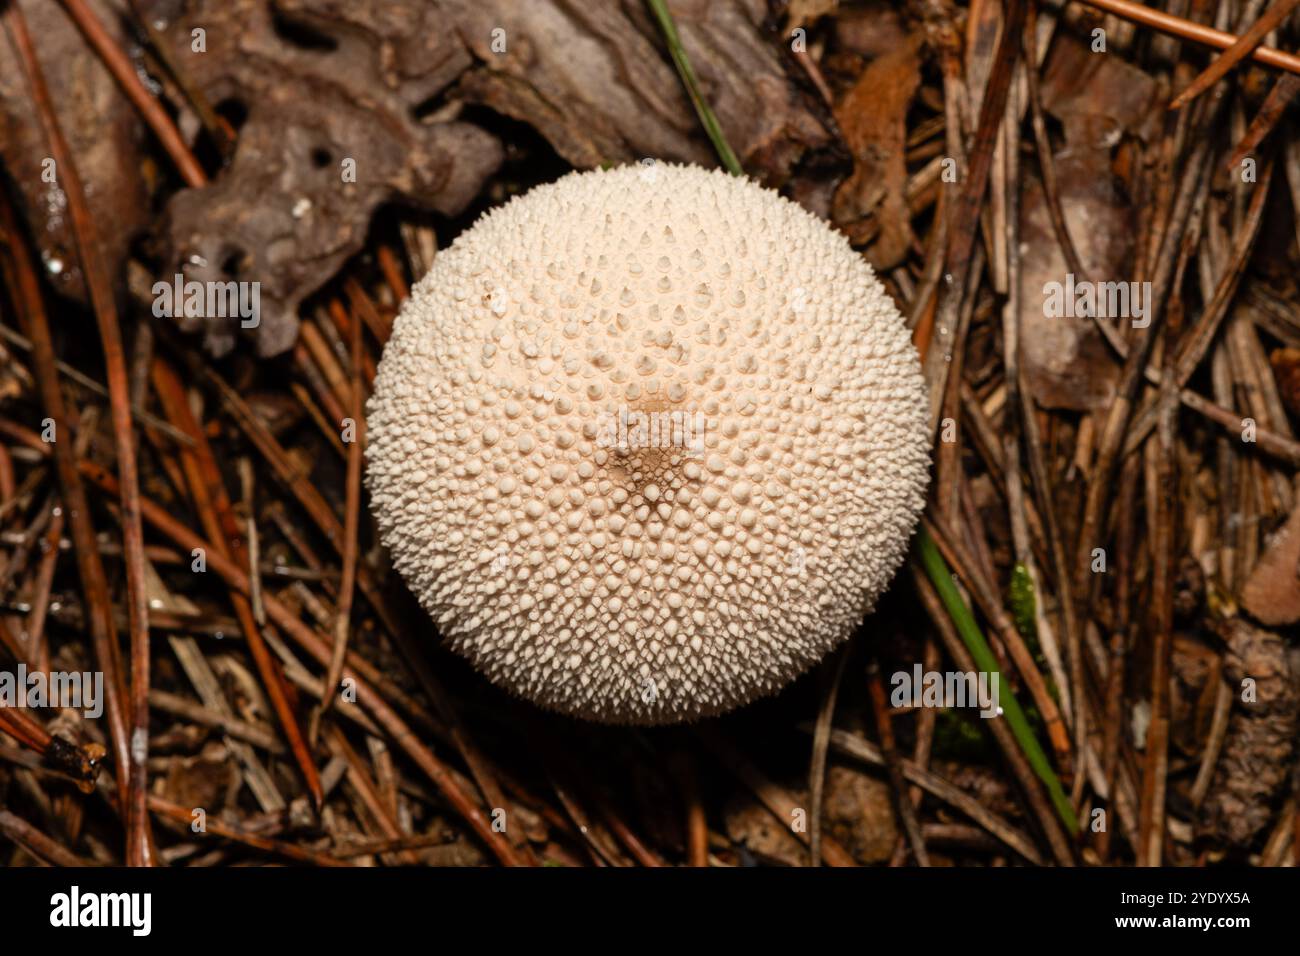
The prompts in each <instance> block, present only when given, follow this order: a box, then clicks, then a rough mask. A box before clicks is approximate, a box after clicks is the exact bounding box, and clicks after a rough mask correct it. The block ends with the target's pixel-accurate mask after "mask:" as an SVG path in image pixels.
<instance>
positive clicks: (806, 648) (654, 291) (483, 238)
mask: <svg viewBox="0 0 1300 956" xmlns="http://www.w3.org/2000/svg"><path fill="white" fill-rule="evenodd" d="M926 408H927V406H926V402H925V388H924V384H923V381H922V378H921V372H920V364H919V362H918V359H917V356H916V353H915V350H914V349H913V348H912V345H911V343H910V340H909V337H908V334H907V331H906V329H905V327H904V324H903V320H902V318H901V317H900V316H899V314H898V312H897V310H896V309H895V308H894V306H893V304H892V303H891V301H890V300H889V298H888V296H887V295H886V293H885V291H884V289H883V287H882V286H881V284H880V282H879V281H878V280H877V279H876V277H875V276H874V275H873V274H872V272H871V269H870V267H869V266H867V264H866V263H865V262H864V261H863V260H862V258H861V257H860V256H859V255H858V254H857V253H855V252H854V251H853V250H852V249H851V248H850V247H849V245H848V243H847V242H846V240H845V239H844V238H843V237H842V236H840V235H839V234H837V233H835V232H833V231H832V230H831V229H830V228H829V227H828V226H827V225H826V224H825V223H823V222H822V221H821V220H819V219H817V218H816V217H814V216H813V215H811V214H809V213H808V212H806V211H805V210H803V209H801V208H800V207H799V206H797V205H795V204H794V203H792V202H789V201H788V200H786V199H784V198H782V197H780V196H779V195H778V194H777V193H775V192H772V191H770V190H767V189H764V188H762V187H760V186H758V185H756V184H755V183H752V182H750V181H747V180H744V179H739V178H736V177H732V176H729V175H727V174H725V173H722V172H717V171H706V170H703V169H699V168H696V167H689V166H670V165H643V166H639V167H638V166H631V167H622V168H618V169H613V170H609V171H598V172H589V173H574V174H571V175H568V176H565V177H564V178H562V179H560V180H559V181H557V182H555V183H552V184H549V185H545V186H541V187H538V188H536V189H534V190H532V191H531V192H529V193H528V194H526V195H525V196H522V197H519V198H516V199H514V200H512V201H510V202H509V203H507V204H505V205H503V206H500V207H498V208H496V209H494V210H492V211H491V212H489V213H487V214H486V215H485V216H484V217H483V218H482V219H480V220H479V221H478V222H477V223H476V224H475V225H474V226H473V228H471V229H470V230H469V231H467V232H466V233H464V234H463V235H462V236H461V237H460V238H459V239H458V240H457V241H456V242H455V243H454V244H453V245H452V246H451V247H450V248H449V249H447V250H446V251H445V252H442V253H440V254H439V256H438V258H437V260H436V261H435V264H434V266H433V268H432V269H431V271H430V272H429V274H428V275H427V276H425V277H424V279H423V280H421V281H420V282H419V283H417V285H416V286H415V288H414V290H413V291H412V294H411V297H410V299H409V300H408V301H407V302H406V304H405V305H404V306H403V308H402V311H401V314H400V315H399V316H398V318H397V321H396V324H395V326H394V329H393V335H392V338H391V340H390V341H389V342H388V344H387V346H386V347H385V350H384V354H383V358H382V360H381V362H380V365H379V371H378V376H377V378H376V381H375V391H374V395H373V397H372V398H371V400H370V403H369V406H368V436H369V437H368V443H369V447H368V451H367V457H368V470H367V480H368V484H369V488H370V492H371V498H372V502H373V508H374V511H375V513H376V515H377V519H378V523H379V528H380V532H381V535H382V538H383V541H384V544H385V545H386V546H387V547H388V548H389V550H390V552H391V554H392V560H393V564H394V566H395V567H396V568H397V570H398V571H400V572H401V574H402V576H403V577H404V578H405V580H406V582H407V584H408V585H409V586H410V588H411V590H412V591H413V592H414V593H415V595H416V596H417V597H418V598H419V599H420V602H421V603H422V604H423V606H424V607H425V609H426V610H427V611H428V612H429V613H430V614H431V615H432V616H433V618H434V619H435V620H436V621H437V623H438V626H439V628H440V629H441V631H442V634H443V635H444V636H445V637H446V639H447V640H449V641H450V643H451V645H452V646H453V647H454V648H455V649H456V650H457V651H458V652H459V653H461V654H463V655H464V656H466V657H467V658H468V659H469V660H470V661H471V662H473V664H474V665H475V666H476V667H478V668H479V669H480V670H481V671H482V672H483V673H485V674H486V675H487V676H488V677H489V678H490V679H491V680H493V681H494V682H496V683H497V684H499V685H501V686H503V687H505V688H507V689H508V690H510V691H513V692H514V693H516V694H519V695H521V696H523V697H526V698H528V699H531V700H533V701H535V702H537V703H539V704H541V705H543V706H546V707H550V708H553V709H556V710H559V711H563V712H566V713H569V714H573V715H576V716H581V717H586V718H590V719H594V720H599V721H605V722H610V723H636V724H658V723H670V722H674V721H679V720H685V719H688V718H692V717H698V716H704V715H708V714H715V713H719V712H722V711H725V710H729V709H731V708H733V707H735V706H738V705H740V704H742V703H745V702H748V701H750V700H753V699H754V698H756V697H760V696H762V695H765V694H768V693H771V692H773V691H775V690H777V689H778V688H780V687H781V686H783V685H784V684H786V683H788V682H789V681H790V680H792V679H793V678H794V677H796V676H797V675H799V674H800V673H802V672H803V671H805V670H806V669H807V668H808V667H810V666H811V665H812V664H814V663H815V662H816V661H817V660H819V659H820V658H821V657H822V656H823V655H825V654H826V653H827V652H828V651H829V650H831V649H832V648H834V647H835V646H836V645H837V644H839V643H840V642H841V641H843V640H844V639H845V638H847V637H848V636H849V634H850V633H851V632H852V631H853V629H854V628H855V627H856V626H857V625H858V623H859V622H860V621H861V620H862V617H863V615H864V614H865V613H867V612H868V611H869V610H870V609H871V608H872V606H873V605H874V603H875V600H876V598H877V596H878V595H879V594H880V592H881V591H882V590H883V589H884V588H885V586H886V585H887V584H888V582H889V580H890V578H891V577H892V575H893V573H894V571H895V570H896V569H897V567H898V565H899V563H900V562H901V561H902V559H903V557H904V554H905V553H906V550H907V547H908V540H909V537H910V535H911V532H912V530H913V528H914V526H915V524H916V521H917V518H918V516H919V514H920V512H921V510H922V508H923V505H924V493H925V486H926V482H927V476H928V468H929V438H928V433H927V424H926V417H927V411H926Z"/></svg>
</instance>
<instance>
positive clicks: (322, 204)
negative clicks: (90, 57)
mask: <svg viewBox="0 0 1300 956" xmlns="http://www.w3.org/2000/svg"><path fill="white" fill-rule="evenodd" d="M143 6H144V7H145V15H146V16H149V17H150V18H152V19H154V20H156V21H163V22H164V23H166V26H165V29H164V32H165V35H166V37H167V39H168V41H169V43H170V44H171V51H172V54H173V56H174V58H175V60H176V63H177V66H178V69H179V70H181V71H182V72H183V73H184V74H185V75H186V76H187V77H188V79H189V80H190V82H192V83H193V84H194V86H195V87H196V88H197V89H198V90H199V91H200V92H201V93H202V94H203V95H204V96H206V97H207V98H208V99H209V100H210V101H211V102H213V103H214V104H218V105H220V104H223V103H228V102H231V101H235V102H237V103H239V104H240V105H241V106H242V107H243V108H244V109H245V110H246V111H247V112H246V117H245V119H244V122H243V124H242V126H241V127H240V129H239V140H238V146H237V148H236V151H235V154H234V157H233V159H232V160H231V162H230V165H229V167H228V168H226V169H224V170H222V171H221V173H220V175H218V176H217V177H216V179H214V181H213V182H212V183H211V184H209V185H207V186H205V187H204V188H202V189H185V190H182V191H180V192H179V193H177V194H176V195H175V196H173V197H172V199H171V200H170V202H169V203H168V205H167V208H166V212H165V216H164V220H163V223H162V226H161V234H162V248H163V260H164V265H163V270H162V272H163V274H162V276H161V277H160V278H161V279H162V280H164V281H170V280H171V278H172V274H173V272H181V273H183V274H184V275H185V277H186V278H187V279H191V280H197V281H199V282H209V281H218V282H221V281H229V280H232V279H233V280H237V281H246V282H257V283H259V284H260V285H259V290H260V310H261V315H260V323H259V324H258V325H257V326H256V328H255V329H254V337H255V341H256V344H257V351H258V353H259V354H261V355H275V354H277V353H279V352H283V351H284V350H286V349H288V348H290V347H291V346H292V345H293V343H294V341H295V339H296V337H297V330H298V318H297V310H298V305H299V303H301V302H302V300H303V299H304V298H305V297H306V296H308V295H310V294H311V293H312V292H314V291H315V290H316V289H318V288H320V286H321V285H323V284H324V283H325V282H326V281H328V280H329V278H330V277H331V276H333V275H334V273H335V272H337V270H338V268H339V267H340V266H341V265H342V264H343V262H344V260H346V259H347V258H348V257H349V256H350V255H352V254H353V253H355V252H357V251H358V250H359V249H360V248H361V247H362V245H363V244H364V242H365V239H366V233H367V229H368V228H369V224H370V218H371V215H372V214H373V212H374V210H375V208H376V207H378V206H379V205H380V204H381V203H384V202H388V201H393V200H397V201H402V202H405V203H409V204H412V205H416V206H419V207H422V208H426V209H431V210H434V211H437V212H440V213H444V214H456V213H458V212H460V211H462V210H463V209H464V208H465V207H466V206H467V205H468V204H469V202H470V201H471V200H473V199H474V198H475V196H476V195H477V194H478V193H479V190H480V189H481V188H482V186H483V183H484V181H485V179H486V178H487V177H488V176H490V175H491V174H492V173H493V172H495V171H496V169H497V168H498V166H499V165H500V161H501V156H502V151H501V147H500V144H499V143H498V142H497V141H496V139H495V138H494V137H493V136H491V135H489V134H488V133H486V132H484V131H483V130H481V129H479V128H478V127H476V126H473V125H471V124H469V123H464V122H459V121H456V120H452V119H445V118H439V119H437V120H432V121H427V120H424V119H421V115H420V114H421V113H422V112H423V111H424V108H425V107H426V106H427V105H428V104H429V103H430V102H431V101H432V100H433V98H434V97H436V96H438V94H440V93H441V92H442V91H443V90H445V89H446V87H447V86H448V85H449V84H450V83H452V82H453V81H454V80H455V79H456V78H457V76H459V74H460V73H461V72H462V71H463V70H464V69H465V68H466V67H467V66H468V65H469V57H468V54H467V53H466V52H465V50H464V47H463V46H462V45H461V43H460V41H459V40H458V39H456V31H455V30H454V29H452V28H450V25H449V24H448V22H447V20H446V17H445V15H444V14H443V12H442V11H440V10H438V9H437V8H436V7H435V6H433V5H430V4H415V3H388V2H383V0H357V2H354V3H346V4H342V3H335V2H330V0H279V2H277V3H275V4H273V5H272V4H268V3H266V2H265V0H220V2H218V0H188V2H185V3H177V2H175V0H152V2H146V3H144V4H143ZM196 30H198V31H202V33H201V34H195V32H194V31H196ZM196 37H201V39H202V47H203V49H202V50H199V49H197V46H198V42H197V41H196ZM185 321H186V322H190V323H191V326H193V325H198V324H200V323H202V325H203V331H204V333H205V341H206V344H207V346H208V348H209V349H210V350H211V351H212V352H214V353H216V354H221V353H223V352H225V351H227V350H229V349H230V348H231V347H232V346H233V344H234V341H235V337H236V335H237V334H238V332H239V326H240V324H241V323H240V321H239V317H234V318H215V317H209V318H207V319H203V320H188V319H187V320H185ZM183 327H184V326H183Z"/></svg>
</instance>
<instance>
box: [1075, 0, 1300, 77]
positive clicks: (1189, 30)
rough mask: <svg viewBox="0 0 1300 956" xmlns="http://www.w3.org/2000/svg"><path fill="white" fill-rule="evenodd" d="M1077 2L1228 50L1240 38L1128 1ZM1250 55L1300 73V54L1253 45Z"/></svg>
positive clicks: (1162, 30) (1173, 34)
mask: <svg viewBox="0 0 1300 956" xmlns="http://www.w3.org/2000/svg"><path fill="white" fill-rule="evenodd" d="M1080 2H1081V3H1084V4H1087V5H1088V6H1090V7H1096V8H1097V9H1098V10H1105V11H1106V12H1107V13H1113V14H1115V16H1117V17H1122V18H1123V19H1125V20H1132V21H1133V22H1134V23H1140V24H1142V25H1143V26H1147V27H1151V28H1152V29H1153V30H1159V31H1160V32H1161V33H1168V34H1169V35H1170V36H1176V37H1178V38H1180V39H1183V40H1191V41H1192V42H1194V43H1201V44H1204V45H1205V46H1212V47H1216V48H1218V49H1220V50H1226V49H1228V48H1229V47H1231V46H1232V45H1233V44H1234V43H1236V42H1238V41H1239V40H1240V39H1241V38H1240V37H1238V36H1236V35H1235V34H1232V33H1224V32H1223V31H1222V30H1216V29H1214V27H1207V26H1205V25H1204V24H1201V23H1193V22H1192V21H1191V20H1184V19H1183V18H1182V17H1175V16H1173V15H1171V14H1168V13H1165V12H1163V11H1161V10H1153V9H1151V8H1150V7H1145V6H1143V5H1142V4H1140V3H1131V2H1129V0H1080ZM1250 55H1251V57H1252V58H1253V59H1254V60H1255V61H1256V62H1259V63H1263V64H1264V65H1265V66H1274V67H1277V68H1278V69H1280V70H1286V71H1287V72H1288V73H1300V57H1298V56H1293V55H1292V54H1290V53H1283V52H1282V51H1281V50H1275V49H1273V48H1272V47H1268V46H1257V47H1255V49H1254V50H1252V51H1251V54H1250Z"/></svg>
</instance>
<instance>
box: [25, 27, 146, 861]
mask: <svg viewBox="0 0 1300 956" xmlns="http://www.w3.org/2000/svg"><path fill="white" fill-rule="evenodd" d="M5 23H6V26H7V28H8V32H9V37H10V40H11V41H12V43H13V46H14V49H15V50H16V51H17V53H18V58H19V60H20V61H21V62H22V68H23V72H24V73H25V74H26V76H27V82H28V85H29V86H30V87H31V96H32V101H33V102H34V103H35V105H36V112H37V114H38V115H39V116H40V118H41V125H42V126H43V127H44V130H45V137H46V139H47V140H48V142H49V147H50V153H51V154H52V156H53V158H54V162H55V168H56V169H57V170H58V177H59V182H60V184H61V185H62V187H63V192H64V194H65V195H66V197H67V201H68V214H69V217H70V218H71V220H72V227H73V229H72V231H73V236H74V237H75V241H76V245H77V252H78V256H79V258H80V261H81V266H82V272H83V273H84V275H85V277H86V285H87V287H88V290H89V292H90V301H91V305H92V307H93V309H94V312H95V319H96V322H97V323H98V325H99V336H100V342H101V345H102V347H103V350H104V365H105V377H106V379H107V380H108V395H109V408H110V410H111V412H112V420H113V444H114V449H115V451H116V453H117V466H118V474H119V476H120V485H119V503H120V505H121V516H120V520H121V524H122V541H123V550H124V559H125V564H126V581H127V631H128V634H129V637H130V648H131V684H130V694H131V739H130V743H129V747H128V750H127V753H126V755H125V756H126V757H127V758H128V761H127V762H126V763H124V764H121V765H119V767H118V774H119V776H126V777H127V778H128V780H129V786H128V791H129V793H128V799H127V801H126V821H127V828H126V830H127V854H126V856H127V862H128V863H130V864H131V865H133V866H152V865H153V848H152V838H151V837H150V834H149V811H148V807H147V803H146V797H147V790H148V762H147V761H148V755H149V604H148V598H147V596H146V585H145V559H144V529H143V527H142V525H141V522H140V488H139V480H138V475H137V461H136V454H135V440H134V434H133V424H132V420H131V394H130V385H129V383H128V381H127V374H126V357H125V354H124V352H123V348H122V332H121V328H120V326H119V325H118V319H117V305H116V302H115V299H114V296H113V288H112V284H111V282H110V281H109V277H108V272H107V270H106V268H105V267H104V263H103V260H102V259H101V258H100V246H99V235H98V230H97V229H96V228H95V223H94V220H93V219H92V217H91V215H90V208H89V206H88V205H87V203H86V196H85V191H84V190H83V189H82V185H81V177H80V176H79V175H78V173H77V168H76V164H75V163H74V162H73V159H72V151H71V149H69V147H68V143H67V140H66V139H65V138H64V136H63V131H62V130H61V129H60V128H59V122H58V118H57V116H56V115H55V112H54V104H53V101H52V100H51V99H50V93H49V89H48V88H47V87H46V85H45V78H44V76H43V74H42V73H41V67H40V63H39V61H38V60H37V58H36V50H35V48H34V46H33V45H32V39H31V36H30V34H29V33H28V31H27V23H26V21H25V20H24V18H23V15H22V11H21V10H20V9H19V7H18V5H17V4H16V3H11V4H9V5H8V10H7V12H6V17H5ZM110 635H111V630H110Z"/></svg>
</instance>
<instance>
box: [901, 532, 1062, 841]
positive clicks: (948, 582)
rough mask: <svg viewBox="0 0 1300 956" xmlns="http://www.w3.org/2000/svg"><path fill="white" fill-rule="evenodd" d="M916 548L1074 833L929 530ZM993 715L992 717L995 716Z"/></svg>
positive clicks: (1053, 779) (1048, 768) (1052, 776)
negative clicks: (994, 682) (992, 677)
mask: <svg viewBox="0 0 1300 956" xmlns="http://www.w3.org/2000/svg"><path fill="white" fill-rule="evenodd" d="M916 550H917V554H918V555H919V557H920V559H921V566H922V567H923V568H924V569H925V573H926V575H927V576H928V577H929V578H930V583H931V584H933V585H934V589H935V591H937V592H938V594H939V600H940V601H942V602H943V606H944V609H945V610H947V612H948V616H949V617H950V618H952V622H953V624H954V625H955V626H956V628H957V633H958V634H959V635H960V636H961V639H962V643H963V644H965V645H966V649H967V650H968V651H970V655H971V657H973V658H974V659H975V666H976V667H978V668H979V669H980V670H982V671H987V672H988V673H989V674H990V675H992V674H996V675H997V681H998V683H997V686H998V703H999V704H1000V705H1001V707H1002V715H1003V716H1004V717H1006V719H1007V724H1008V726H1010V727H1011V733H1012V735H1013V736H1014V737H1015V738H1016V743H1018V744H1019V745H1020V749H1021V750H1022V751H1023V752H1024V754H1025V759H1026V760H1028V761H1029V766H1030V767H1032V768H1033V771H1034V773H1036V774H1037V775H1038V778H1039V779H1040V780H1042V781H1043V785H1044V786H1046V787H1047V792H1048V794H1049V795H1050V796H1051V798H1052V804H1053V805H1054V806H1055V807H1056V812H1057V813H1059V814H1060V815H1061V819H1062V820H1063V821H1064V822H1065V826H1066V829H1067V830H1068V831H1069V832H1070V833H1071V834H1073V833H1077V832H1078V829H1079V821H1078V818H1077V817H1076V816H1075V813H1074V807H1073V806H1072V805H1071V804H1070V798H1069V797H1067V796H1066V795H1065V790H1064V789H1062V787H1061V781H1060V779H1059V778H1058V777H1057V776H1056V771H1055V770H1053V769H1052V765H1051V763H1050V762H1049V761H1048V759H1047V754H1046V753H1044V751H1043V748H1042V746H1041V745H1040V744H1039V743H1038V738H1037V737H1035V736H1034V732H1033V730H1032V729H1031V728H1030V726H1029V721H1028V720H1026V719H1025V712H1024V711H1023V710H1021V709H1020V704H1019V702H1018V701H1017V700H1016V697H1015V695H1014V694H1013V693H1011V691H1010V690H1009V689H1007V687H1006V682H1005V681H1003V680H1002V675H1001V673H999V672H998V664H997V659H996V658H995V657H994V656H993V651H992V649H991V648H990V647H989V645H988V641H986V640H985V639H984V634H983V632H982V631H980V628H979V625H978V624H976V623H975V618H974V616H973V615H972V614H971V612H970V608H968V607H967V606H966V601H965V600H964V599H963V598H962V596H961V592H960V591H958V590H957V586H956V585H955V584H953V581H952V571H951V570H950V569H949V568H948V563H947V562H946V561H944V559H943V555H941V554H940V553H939V548H938V546H937V545H936V544H935V543H934V539H933V538H931V537H930V534H929V532H927V531H926V530H925V529H924V528H922V529H921V530H920V531H919V532H918V533H917V536H916ZM993 719H994V720H996V719H997V718H993Z"/></svg>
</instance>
